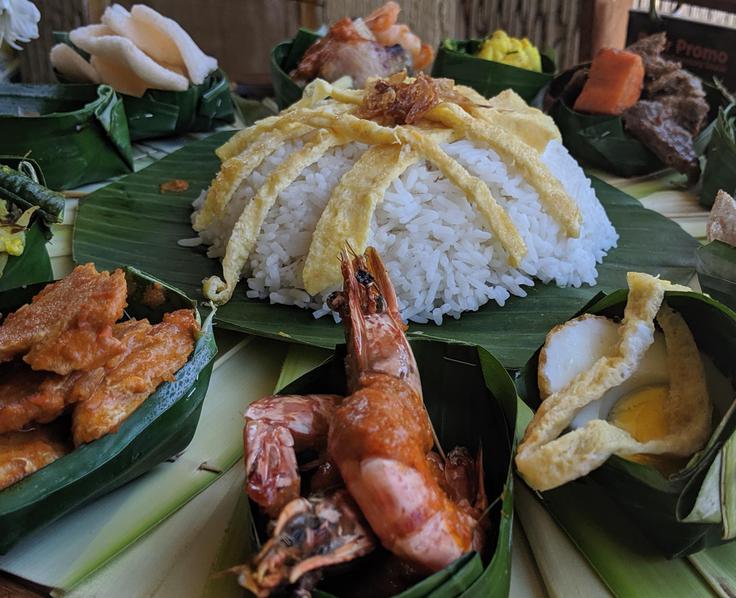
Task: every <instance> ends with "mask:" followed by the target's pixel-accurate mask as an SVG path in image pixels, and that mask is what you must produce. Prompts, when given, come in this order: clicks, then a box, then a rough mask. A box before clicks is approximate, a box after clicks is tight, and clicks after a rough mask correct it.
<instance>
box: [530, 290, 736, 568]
mask: <svg viewBox="0 0 736 598" xmlns="http://www.w3.org/2000/svg"><path fill="white" fill-rule="evenodd" d="M630 280H631V279H630ZM651 280H654V279H651ZM668 288H669V290H665V291H664V303H663V304H662V310H664V311H666V312H668V313H669V314H674V316H672V315H671V316H668V317H667V321H669V322H670V323H669V324H667V325H666V326H665V324H666V322H665V320H662V319H661V318H662V317H663V316H662V313H663V311H660V312H659V314H658V315H657V323H658V324H657V328H656V329H655V328H652V330H653V331H654V343H653V345H651V346H650V348H649V349H645V351H646V353H645V354H644V355H643V360H642V361H641V362H639V363H638V364H637V365H636V366H635V369H634V371H633V373H632V371H629V373H628V374H627V376H629V377H628V378H627V377H624V378H623V382H620V383H619V384H620V387H621V389H622V390H621V396H620V398H615V397H613V398H615V400H616V402H615V403H614V404H613V406H611V407H610V409H609V410H608V411H607V414H606V413H604V407H603V406H600V407H599V406H598V404H597V403H596V402H595V401H594V402H593V403H591V404H589V405H590V406H591V407H595V409H601V411H600V414H599V416H598V417H599V418H600V419H595V420H594V421H590V420H589V421H588V423H578V422H579V421H582V422H585V420H586V418H587V417H589V416H590V409H589V407H588V405H586V406H585V407H583V408H580V405H582V404H581V403H578V407H577V411H573V413H574V414H575V415H574V418H573V419H572V421H571V424H570V426H571V427H572V428H573V431H572V432H571V431H569V430H570V428H567V430H566V431H563V432H562V434H563V435H562V436H560V438H558V439H557V440H555V441H553V443H550V444H548V445H545V446H546V447H547V448H544V447H543V450H546V451H548V454H551V453H550V452H549V451H551V450H552V445H553V444H559V443H560V442H562V441H563V439H567V440H569V442H570V443H572V442H573V436H574V435H581V434H584V433H585V426H591V425H593V424H596V425H597V426H598V428H597V429H600V430H603V428H605V430H604V431H602V432H599V433H598V435H597V440H596V443H602V442H603V441H601V440H600V438H601V435H602V434H607V435H610V434H614V435H616V434H618V435H619V438H618V439H617V440H616V443H615V444H611V445H610V446H611V447H614V446H615V447H617V448H612V449H610V450H612V451H613V453H611V452H608V451H609V449H607V451H606V452H605V453H603V454H601V457H600V458H601V460H604V459H605V455H606V454H611V456H610V457H609V458H608V459H607V460H605V461H604V462H603V464H602V465H600V466H598V467H597V469H594V470H593V471H590V472H589V473H587V475H584V477H579V478H578V479H573V481H567V482H566V483H563V484H562V485H559V483H555V484H552V485H550V486H549V488H551V489H548V490H545V491H544V492H542V494H540V496H541V498H542V500H543V501H544V502H545V503H546V504H547V505H548V507H549V508H550V509H551V510H552V512H553V514H554V513H555V510H556V509H557V508H560V507H559V505H561V504H562V503H565V504H566V505H567V506H568V507H569V506H570V504H569V503H570V500H574V497H575V496H576V495H577V494H579V493H580V494H582V495H584V496H587V497H588V498H587V499H586V500H591V498H590V497H591V496H593V495H601V496H606V497H607V498H606V500H613V501H614V502H615V503H616V505H617V508H619V509H620V510H621V512H622V513H623V514H624V515H625V517H626V518H627V519H628V521H629V522H631V523H632V525H633V526H634V527H636V528H638V529H640V530H641V532H642V533H643V535H644V536H645V537H646V538H647V540H648V541H649V542H651V545H652V546H653V547H654V548H651V550H656V551H658V552H659V554H663V555H665V556H667V557H678V556H683V555H687V554H692V553H695V552H697V551H699V550H701V549H703V548H706V547H709V546H715V545H718V544H720V543H722V542H724V541H729V540H731V539H733V537H734V535H733V533H734V530H733V520H732V518H733V513H732V511H731V510H730V505H731V504H732V501H733V496H732V494H733V493H732V489H733V487H734V483H735V482H736V481H735V480H734V479H733V470H732V466H731V465H729V463H730V460H731V459H732V454H731V453H730V449H729V448H728V447H729V446H731V445H733V443H734V430H736V409H734V405H735V403H734V388H733V380H734V375H735V374H736V366H734V360H733V355H734V351H736V345H735V343H736V313H735V312H733V311H732V310H730V309H729V308H728V307H726V306H724V305H722V304H721V303H719V302H717V301H715V300H714V299H711V298H710V297H708V296H706V295H702V294H700V293H695V292H692V291H689V290H683V289H685V287H677V286H669V287H668ZM640 291H641V289H640V288H639V289H638V290H637V291H636V292H635V293H630V292H628V291H627V290H619V291H616V292H614V293H611V294H610V295H608V296H601V297H599V298H598V299H597V300H594V301H593V302H591V304H589V305H588V306H587V307H585V308H584V309H583V313H584V314H585V315H583V316H581V317H580V318H578V319H576V320H573V321H571V322H568V323H567V324H566V325H565V326H566V327H568V325H570V324H572V323H574V322H576V326H577V327H578V328H579V329H580V330H582V329H583V328H582V327H588V329H589V330H592V329H593V328H594V327H598V326H600V325H601V324H600V323H601V322H604V323H605V322H608V323H610V324H607V326H612V327H614V328H615V326H616V325H615V322H618V321H620V320H619V318H621V316H622V315H623V314H624V306H625V305H626V303H627V298H628V299H629V302H631V301H632V299H631V297H632V296H635V297H636V298H637V299H636V300H637V301H638V300H639V299H640V298H641V295H640ZM626 309H627V314H628V313H629V312H628V310H629V308H628V307H627V308H626ZM655 311H656V310H655ZM678 314H679V315H678ZM600 316H604V317H605V318H606V319H605V320H604V319H602V318H600ZM672 317H676V318H681V321H684V323H685V324H686V327H687V329H689V331H690V334H691V335H692V337H691V338H692V339H693V341H694V345H695V350H696V351H697V352H699V356H700V359H701V360H702V363H703V365H702V366H698V367H697V368H696V363H695V361H694V360H693V359H689V360H688V362H687V364H684V363H683V364H682V366H683V367H681V368H680V369H681V370H682V372H684V373H685V376H686V377H687V376H698V374H697V372H698V371H702V372H703V373H704V374H703V375H704V383H705V387H706V388H707V390H706V391H705V392H706V394H705V395H704V397H705V399H706V400H709V401H710V403H711V405H712V417H711V416H708V414H707V411H704V410H703V409H705V408H703V409H695V408H692V409H689V410H688V411H687V413H688V415H687V418H686V419H685V420H682V421H681V422H680V425H681V427H680V428H679V432H676V433H675V432H672V430H673V428H671V427H670V428H668V427H667V426H671V425H672V424H666V425H664V428H658V424H657V421H658V420H657V418H658V417H663V418H664V420H665V421H667V422H669V421H675V420H668V419H667V417H669V416H668V415H667V414H666V413H667V412H666V411H662V412H660V411H658V409H659V405H660V404H661V405H663V406H664V407H663V410H666V409H669V407H667V405H669V404H672V405H675V403H668V402H664V403H658V402H657V400H655V399H654V394H655V392H654V391H655V390H656V389H658V388H661V385H662V384H665V385H666V384H671V386H670V387H669V388H670V389H669V391H668V392H669V393H670V394H669V395H668V396H669V398H668V399H667V400H668V401H673V399H672V397H673V396H674V395H672V394H671V393H672V392H673V391H674V392H676V393H677V392H683V393H688V392H690V389H688V388H686V387H685V386H686V385H684V386H683V385H679V384H678V383H677V382H676V381H675V377H674V376H676V375H677V376H679V375H680V374H677V373H675V372H674V369H673V367H672V365H673V363H675V362H674V361H671V360H673V359H675V358H674V357H673V355H676V354H677V353H678V351H681V350H682V348H683V347H685V346H687V341H686V340H683V339H684V338H685V337H684V336H682V335H681V334H679V333H678V335H677V336H671V337H670V336H668V335H669V334H670V333H671V330H672V328H671V326H672V324H671V323H672V319H671V318H672ZM611 322H612V323H611ZM632 324H633V322H632ZM660 325H661V326H662V329H663V330H664V337H663V338H664V342H662V340H663V339H662V338H658V337H661V333H660V332H658V330H659V326H660ZM625 327H626V320H624V322H623V324H621V325H620V327H619V330H623V329H624V328H625ZM560 330H562V328H561V327H558V328H557V329H555V330H553V331H551V333H550V334H551V335H552V333H559V331H560ZM570 330H573V328H569V327H568V331H570ZM613 334H614V336H613V340H612V344H609V345H608V347H609V351H613V352H612V353H605V354H606V355H611V356H613V357H610V356H609V362H608V363H612V361H611V360H613V361H615V360H617V359H618V357H617V355H618V353H616V351H617V350H619V349H618V346H617V344H616V340H615V339H616V336H615V333H613ZM685 336H687V334H686V335H685ZM550 338H551V336H548V340H547V343H546V344H545V347H544V348H543V349H541V350H540V351H538V352H537V353H536V354H535V355H534V357H533V358H532V359H531V360H530V361H529V363H528V364H527V365H526V367H525V368H524V369H523V370H522V372H521V375H520V378H519V384H518V386H519V390H520V394H521V395H522V398H523V399H524V400H525V402H526V403H527V404H528V405H529V406H530V407H531V408H532V409H534V410H537V409H539V407H540V405H544V401H549V400H551V401H552V403H550V404H548V405H547V406H546V408H545V409H544V413H545V414H549V413H550V412H551V411H552V410H554V409H556V408H557V407H556V406H555V404H556V405H560V403H559V400H560V396H562V395H569V393H570V390H571V389H574V388H575V384H576V382H572V383H571V384H570V385H569V386H567V387H563V389H562V390H561V391H560V392H558V393H553V394H552V395H549V390H545V389H543V388H542V384H547V383H548V381H550V380H552V378H551V375H548V373H549V372H550V371H552V370H551V369H550V368H551V366H550V365H549V363H550V361H549V360H550V355H551V353H550V351H551V349H552V345H551V344H550V343H551V341H550ZM560 338H561V337H560ZM586 338H592V337H586ZM586 338H583V337H580V338H579V339H578V341H575V340H574V339H573V338H572V337H568V339H567V340H568V343H567V344H568V347H569V348H570V349H569V350H570V352H571V356H569V359H567V363H569V364H573V366H572V367H573V368H575V367H576V365H575V364H578V363H579V362H581V360H585V359H586V357H585V356H583V355H582V353H584V352H585V349H584V348H581V347H580V346H578V345H579V344H580V343H587V342H589V341H587V340H586ZM619 338H620V339H621V340H620V342H622V343H628V341H624V339H623V337H619ZM590 342H593V341H590ZM690 342H692V341H690ZM665 345H666V350H665V348H664V346H665ZM583 346H586V347H587V346H588V345H583ZM628 346H629V347H633V345H631V344H629V345H628ZM658 346H659V348H657V347H658ZM611 347H613V349H611ZM621 347H623V345H621ZM558 348H559V345H558ZM621 350H623V349H621ZM576 351H578V352H579V353H578V356H577V357H575V356H574V354H575V352H576ZM665 351H666V353H665ZM597 355H598V353H597V352H596V353H595V356H597ZM665 355H666V356H665ZM595 356H593V357H592V358H590V359H591V360H595ZM658 360H659V361H658ZM662 360H666V362H667V364H668V367H667V370H668V371H669V373H667V374H666V373H665V372H664V370H662V369H661V368H660V367H659V366H658V365H657V364H658V363H662ZM598 368H599V363H598V362H595V363H594V365H593V366H591V367H590V368H589V369H590V371H591V372H592V371H593V370H594V369H595V370H596V372H597V371H598ZM543 371H544V372H545V375H544V376H542V372H543ZM694 372H695V373H694ZM590 375H591V376H593V375H596V374H593V373H591V374H590ZM663 376H665V378H663ZM666 376H669V381H670V382H666V381H665V382H663V380H666ZM578 379H579V378H575V379H574V380H575V381H576V380H578ZM595 379H596V380H598V379H600V376H597V375H596V378H595ZM690 380H691V381H692V379H690ZM543 381H545V382H543ZM627 385H628V386H627ZM616 388H617V387H616V386H613V387H612V390H610V391H609V393H610V392H613V391H614V390H616ZM624 388H625V390H624ZM637 393H638V394H637ZM646 393H649V394H646ZM540 394H541V395H542V396H547V398H545V399H544V401H541V400H540ZM596 396H597V395H596ZM605 396H606V395H604V399H602V400H603V401H605V400H606V399H605ZM630 399H634V401H633V402H632V401H631V400H630ZM637 401H638V406H637V403H636V402H637ZM553 403H554V404H553ZM624 404H626V407H625V408H623V407H624ZM601 405H603V403H601ZM673 408H674V407H673ZM627 409H628V410H630V411H629V416H628V418H627V415H626V410H627ZM637 409H638V410H637ZM586 410H588V411H587V412H586ZM586 413H587V415H586ZM662 413H664V414H665V415H664V416H662ZM634 415H635V417H634V418H633V420H634V421H632V417H631V416H634ZM540 416H541V417H540ZM701 416H704V417H706V416H707V418H708V419H705V420H702V418H701ZM545 417H546V416H545V415H542V413H541V412H538V414H537V416H535V419H534V420H533V422H536V421H539V422H542V421H544V419H545ZM699 418H700V419H699ZM701 420H702V423H703V426H705V427H703V429H702V432H703V435H702V438H701V441H699V442H698V445H697V446H699V447H700V448H698V449H697V450H696V452H694V453H693V454H691V455H690V457H686V456H684V455H685V453H682V455H683V456H680V457H674V454H681V453H676V451H678V450H680V449H678V448H675V445H676V444H677V443H678V442H686V439H687V438H689V436H688V434H690V432H689V431H688V426H692V425H700V424H696V423H693V422H697V421H701ZM659 421H660V422H661V421H662V420H661V419H660V420H659ZM560 425H563V424H560ZM578 426H582V427H578ZM637 426H638V428H637ZM534 429H540V428H536V426H535V424H534V423H532V425H531V426H530V428H528V429H527V435H526V436H525V440H524V441H523V442H522V444H521V445H520V446H521V447H524V445H525V443H526V442H527V441H528V440H529V439H530V438H532V437H533V436H534V435H535V434H536V432H534V431H533V430H534ZM668 429H670V430H671V431H670V432H669V434H670V436H668V435H667V434H668V432H667V430H668ZM616 430H618V431H616ZM591 431H592V428H591ZM628 434H630V435H631V436H633V437H634V438H635V439H636V441H637V442H639V440H640V435H641V434H645V435H647V438H648V439H649V440H647V442H651V443H653V444H648V445H647V446H654V444H656V443H657V442H659V441H661V442H662V443H664V440H668V442H669V443H670V444H671V446H670V447H669V448H668V449H667V450H670V451H673V453H671V454H667V453H664V454H657V455H653V454H643V455H642V454H636V449H637V446H639V445H637V444H636V443H633V444H634V446H632V447H629V448H625V447H626V445H627V444H631V439H630V438H628V437H627V435H628ZM582 437H583V436H579V438H582ZM576 440H577V439H576ZM611 442H613V441H611ZM642 442H643V439H642ZM560 446H561V445H560ZM576 446H577V445H576ZM601 446H603V444H601ZM660 446H661V445H660ZM555 448H556V447H555ZM589 449H590V450H589V452H588V453H587V454H588V455H589V457H585V459H589V458H590V459H592V458H596V459H597V458H598V457H594V456H595V455H598V454H599V453H598V452H597V451H599V448H597V445H596V447H593V446H592V445H591V446H589ZM601 450H602V449H601ZM657 450H661V449H657ZM520 452H521V451H520ZM617 452H618V453H619V454H622V456H618V455H617ZM568 455H569V458H568V459H567V461H568V462H569V463H570V464H571V465H570V466H575V467H580V466H581V465H578V464H582V463H584V461H582V460H578V457H577V453H575V452H573V450H572V449H570V453H568ZM528 457H529V453H527V455H525V457H524V459H523V460H524V461H525V462H526V463H527V464H528V463H529V461H528ZM517 464H519V457H518V456H517ZM525 467H526V466H525ZM525 467H522V466H520V470H521V471H522V475H524V476H525V477H526V475H527V474H528V471H529V470H527V473H525V472H524V469H525ZM581 474H582V471H581ZM581 474H578V475H581ZM533 485H535V486H536V485H537V483H536V482H534V483H533ZM555 486H556V487H555ZM577 508H580V509H585V503H584V502H583V501H581V502H580V503H579V505H578V507H577ZM609 533H611V534H615V531H610V532H609ZM610 541H611V542H625V541H626V538H616V537H611V539H610ZM640 550H647V548H646V547H644V546H642V547H640Z"/></svg>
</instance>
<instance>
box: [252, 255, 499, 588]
mask: <svg viewBox="0 0 736 598" xmlns="http://www.w3.org/2000/svg"><path fill="white" fill-rule="evenodd" d="M341 268H342V275H343V280H344V287H343V290H342V291H341V292H338V293H335V294H333V296H332V297H331V298H330V307H332V309H333V310H335V311H337V312H338V313H339V314H340V316H341V318H342V321H343V325H344V328H345V337H346V342H347V357H346V363H345V366H346V373H347V387H348V392H349V393H350V394H349V395H348V396H347V397H345V398H341V397H337V396H334V395H306V396H294V395H289V396H283V397H278V396H269V397H264V398H263V399H260V400H258V401H256V402H255V403H253V404H252V405H251V406H250V408H249V409H248V411H247V412H246V427H245V433H244V435H245V463H246V489H247V492H248V494H249V496H250V498H251V499H252V500H253V501H254V502H255V503H257V504H258V505H260V507H261V508H262V509H263V511H264V512H265V513H266V514H267V515H269V516H270V517H272V518H274V517H278V521H277V524H276V526H275V527H276V533H275V535H274V537H272V539H271V540H269V542H268V543H267V544H266V545H265V546H264V548H263V549H262V550H261V552H260V553H259V554H258V555H257V556H256V558H255V559H254V561H253V562H252V563H251V564H250V565H246V566H245V567H243V568H241V569H240V570H239V572H240V573H241V583H243V585H245V586H246V587H248V588H249V589H250V590H251V591H253V592H254V593H256V594H257V595H261V596H265V595H268V594H269V593H270V592H271V591H272V590H274V589H276V588H278V587H283V586H284V585H288V584H295V583H296V584H299V583H300V581H299V580H300V578H302V576H305V575H306V573H307V572H309V573H310V574H311V575H313V574H314V573H315V571H316V569H318V568H321V567H324V566H326V565H331V564H335V563H339V562H345V561H348V560H352V559H354V558H356V557H358V556H361V555H363V554H366V553H368V552H370V551H371V550H373V548H374V547H375V546H376V545H377V543H378V542H380V543H381V544H382V545H383V546H384V547H385V548H386V549H387V550H389V551H390V552H392V553H393V554H394V555H396V556H398V557H399V558H400V559H402V560H403V561H405V562H406V563H409V564H411V565H412V566H413V567H414V568H416V569H417V570H420V571H425V572H430V571H436V570H439V569H442V568H444V567H446V566H447V565H449V564H450V563H452V562H453V561H454V560H456V559H457V558H459V557H460V556H462V555H463V554H465V553H467V552H469V551H471V550H474V549H475V550H481V549H482V538H483V531H484V530H483V529H482V525H481V524H480V523H479V521H480V519H481V516H482V513H483V511H484V510H485V508H486V507H487V499H486V495H485V491H484V487H483V472H482V462H481V459H480V457H478V458H477V459H473V458H472V457H471V456H470V454H469V453H468V452H467V451H466V450H465V449H462V448H457V449H454V450H453V451H451V452H450V453H449V455H447V457H446V458H443V457H441V456H440V455H439V454H438V453H436V452H434V451H433V450H432V449H433V445H434V440H433V439H434V435H433V430H432V426H431V422H430V420H429V416H428V414H427V411H426V408H425V406H424V401H423V398H422V388H421V382H420V379H419V370H418V368H417V364H416V361H415V359H414V355H413V353H412V350H411V347H410V345H409V342H408V340H407V338H406V336H405V334H404V331H405V328H406V326H405V325H404V323H403V322H402V320H401V318H400V316H399V309H398V305H397V301H396V295H395V292H394V289H393V285H392V284H391V281H390V280H389V278H388V275H387V273H386V269H385V267H384V265H383V263H382V262H381V259H380V257H379V256H378V254H377V253H376V251H375V250H373V249H372V248H368V250H367V252H366V254H365V255H364V256H356V255H351V254H349V253H348V252H346V251H344V252H343V253H342V255H341ZM307 448H308V449H312V450H315V451H317V454H319V456H320V458H319V462H320V465H319V469H318V470H317V473H316V474H315V475H314V476H313V477H312V485H311V487H310V488H309V489H308V491H309V493H310V496H309V498H308V499H305V498H300V496H299V494H300V490H301V486H302V484H301V480H300V475H299V466H298V462H297V457H296V455H297V453H298V452H300V451H302V450H305V449H307ZM343 485H344V489H343V488H341V487H342V486H343ZM315 530H318V531H315ZM308 585H309V583H308V582H306V581H305V580H304V579H302V583H301V585H300V586H299V587H301V588H302V589H306V588H307V586H308Z"/></svg>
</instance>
